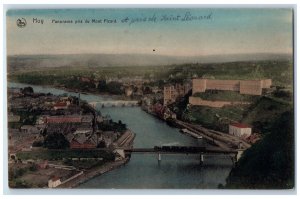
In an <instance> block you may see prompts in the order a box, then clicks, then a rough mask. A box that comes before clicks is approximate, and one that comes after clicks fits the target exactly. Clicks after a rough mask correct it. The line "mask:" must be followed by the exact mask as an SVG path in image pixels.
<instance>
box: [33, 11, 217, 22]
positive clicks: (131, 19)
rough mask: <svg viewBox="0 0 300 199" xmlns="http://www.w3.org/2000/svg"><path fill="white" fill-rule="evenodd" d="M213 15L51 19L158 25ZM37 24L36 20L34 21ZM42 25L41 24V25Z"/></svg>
mask: <svg viewBox="0 0 300 199" xmlns="http://www.w3.org/2000/svg"><path fill="white" fill-rule="evenodd" d="M212 19H213V13H212V12H210V13H207V14H204V15H196V14H192V13H190V12H185V13H183V14H168V15H167V14H160V15H156V14H153V15H151V16H141V17H123V18H121V19H108V18H103V19H93V18H92V19H76V20H74V19H64V20H61V19H51V20H50V22H51V23H52V24H116V23H122V24H128V25H133V24H138V23H159V22H172V21H173V22H191V21H204V20H212ZM34 22H35V23H37V20H34ZM41 24H43V23H41Z"/></svg>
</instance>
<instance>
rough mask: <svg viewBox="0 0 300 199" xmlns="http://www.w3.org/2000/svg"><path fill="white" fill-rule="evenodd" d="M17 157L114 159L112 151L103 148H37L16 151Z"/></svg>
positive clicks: (24, 158) (34, 158)
mask: <svg viewBox="0 0 300 199" xmlns="http://www.w3.org/2000/svg"><path fill="white" fill-rule="evenodd" d="M17 157H18V158H20V159H21V160H26V159H33V160H36V159H41V160H58V159H64V158H103V159H104V160H114V155H113V153H111V152H109V151H105V150H103V151H102V150H88V149H86V150H39V151H31V152H18V153H17Z"/></svg>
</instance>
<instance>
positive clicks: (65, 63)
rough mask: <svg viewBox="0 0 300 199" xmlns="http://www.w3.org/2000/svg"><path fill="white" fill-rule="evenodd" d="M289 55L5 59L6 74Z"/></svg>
mask: <svg viewBox="0 0 300 199" xmlns="http://www.w3.org/2000/svg"><path fill="white" fill-rule="evenodd" d="M290 59H292V55H291V54H271V53H259V54H229V55H225V54H224V55H208V56H193V57H184V56H182V57H181V56H165V55H152V54H63V55H13V56H8V57H7V65H8V71H18V70H26V69H38V68H40V69H42V68H49V67H110V66H158V65H172V64H188V63H220V62H236V61H261V60H290Z"/></svg>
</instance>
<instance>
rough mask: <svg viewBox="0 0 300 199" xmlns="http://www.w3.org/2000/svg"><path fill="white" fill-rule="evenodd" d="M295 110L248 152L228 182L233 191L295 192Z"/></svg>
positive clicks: (287, 114) (280, 119) (283, 115)
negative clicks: (267, 190)
mask: <svg viewBox="0 0 300 199" xmlns="http://www.w3.org/2000/svg"><path fill="white" fill-rule="evenodd" d="M293 118H294V114H293V110H288V111H286V112H284V113H283V114H282V115H281V116H280V117H279V118H278V119H277V120H274V121H273V125H272V128H271V129H270V131H269V133H268V135H266V136H265V138H264V139H263V140H261V141H260V142H258V143H256V144H254V145H253V146H252V147H251V148H250V149H248V150H247V151H245V152H244V154H243V156H242V157H241V159H240V160H239V161H238V164H237V167H236V168H234V169H233V170H232V171H231V173H230V175H229V177H228V178H227V185H226V186H225V188H230V189H236V188H238V189H292V188H294V185H295V179H294V175H295V172H294V171H295V158H294V157H295V156H294V155H295V151H294V148H295V144H294V143H295V140H294V119H293Z"/></svg>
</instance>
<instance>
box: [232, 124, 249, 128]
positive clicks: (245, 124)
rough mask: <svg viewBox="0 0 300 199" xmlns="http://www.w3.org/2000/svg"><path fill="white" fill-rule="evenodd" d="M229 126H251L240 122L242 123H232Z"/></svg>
mask: <svg viewBox="0 0 300 199" xmlns="http://www.w3.org/2000/svg"><path fill="white" fill-rule="evenodd" d="M230 125H231V126H235V127H238V128H251V126H249V125H247V124H242V123H232V124H230Z"/></svg>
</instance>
